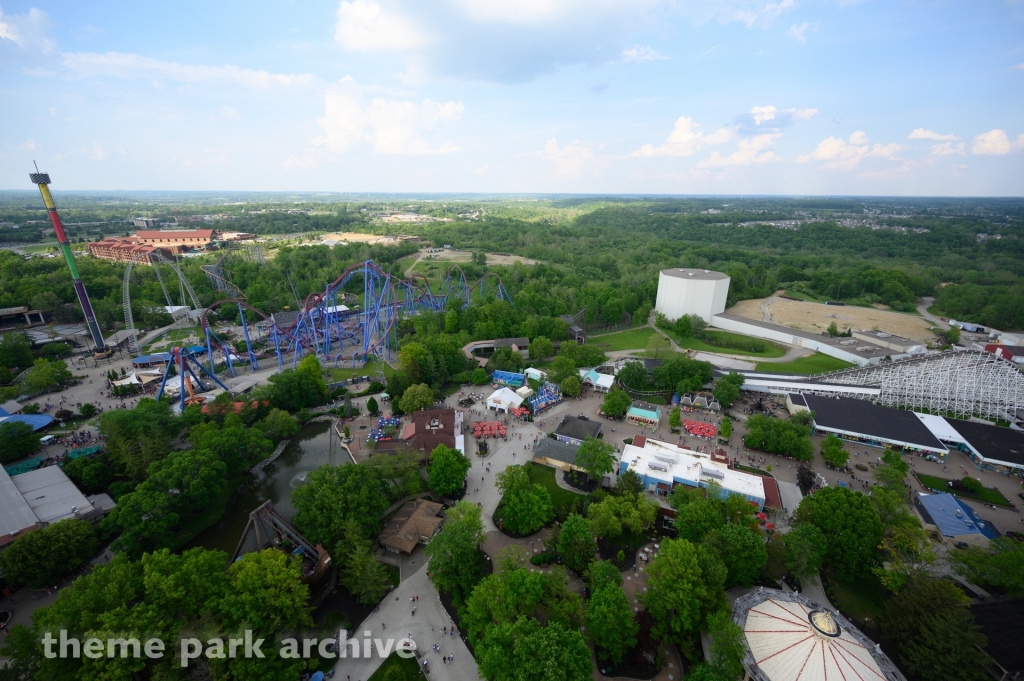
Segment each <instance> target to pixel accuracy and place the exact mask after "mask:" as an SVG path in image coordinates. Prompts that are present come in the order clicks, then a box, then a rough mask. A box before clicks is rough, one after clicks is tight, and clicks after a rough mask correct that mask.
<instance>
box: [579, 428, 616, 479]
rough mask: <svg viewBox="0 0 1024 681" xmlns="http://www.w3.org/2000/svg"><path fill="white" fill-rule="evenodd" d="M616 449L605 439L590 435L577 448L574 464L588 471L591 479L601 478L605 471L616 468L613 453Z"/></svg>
mask: <svg viewBox="0 0 1024 681" xmlns="http://www.w3.org/2000/svg"><path fill="white" fill-rule="evenodd" d="M614 451H615V448H614V447H612V446H611V445H610V444H608V443H607V442H605V441H604V440H598V439H597V438H596V437H588V438H586V439H585V440H583V444H581V445H580V448H579V449H578V450H576V461H575V462H574V465H575V466H576V467H577V468H582V469H583V470H584V471H586V473H587V476H588V477H590V479H591V480H600V479H601V478H602V477H604V475H605V473H611V472H612V471H613V470H615V457H614V456H613V455H612V453H613V452H614Z"/></svg>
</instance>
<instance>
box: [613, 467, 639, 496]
mask: <svg viewBox="0 0 1024 681" xmlns="http://www.w3.org/2000/svg"><path fill="white" fill-rule="evenodd" d="M612 492H614V493H615V494H616V495H618V496H629V495H636V494H643V492H644V481H643V478H641V477H640V476H639V475H637V474H636V471H631V470H627V471H626V472H624V473H623V474H622V475H620V476H619V481H618V482H617V483H615V487H614V488H613V489H612Z"/></svg>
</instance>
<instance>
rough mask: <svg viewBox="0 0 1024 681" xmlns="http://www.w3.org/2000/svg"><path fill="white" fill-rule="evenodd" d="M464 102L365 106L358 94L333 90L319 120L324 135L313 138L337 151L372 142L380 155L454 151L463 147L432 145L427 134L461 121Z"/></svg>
mask: <svg viewBox="0 0 1024 681" xmlns="http://www.w3.org/2000/svg"><path fill="white" fill-rule="evenodd" d="M462 111H463V106H462V102H444V103H440V102H433V101H431V100H429V99H426V100H424V101H423V102H422V103H421V104H419V103H416V102H411V101H406V100H395V99H374V100H372V101H371V102H370V104H369V105H368V106H364V105H363V104H362V102H361V99H360V97H359V95H358V94H357V93H351V92H329V93H327V96H326V100H325V104H324V117H323V118H320V119H317V123H318V124H319V125H320V127H321V128H323V130H324V133H325V134H324V136H323V137H318V138H316V139H314V140H313V144H314V145H315V146H320V147H326V148H328V149H329V150H330V151H333V152H339V153H340V152H346V151H349V150H350V149H352V148H353V147H354V146H355V145H357V144H359V143H360V142H369V143H370V144H371V145H372V146H373V150H374V152H376V153H378V154H389V155H404V156H422V155H426V154H450V153H452V152H455V151H459V150H460V148H459V147H457V146H455V145H453V144H452V143H450V142H443V143H441V144H440V145H432V144H431V143H430V142H428V141H427V140H426V139H424V134H426V133H429V132H431V131H433V130H434V129H435V128H436V127H437V126H438V125H439V124H442V123H448V122H453V121H457V120H459V118H460V117H461V116H462Z"/></svg>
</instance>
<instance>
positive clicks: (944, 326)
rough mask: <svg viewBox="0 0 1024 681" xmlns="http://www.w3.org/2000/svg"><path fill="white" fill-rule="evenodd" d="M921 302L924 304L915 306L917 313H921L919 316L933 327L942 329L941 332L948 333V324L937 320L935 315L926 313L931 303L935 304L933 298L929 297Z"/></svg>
mask: <svg viewBox="0 0 1024 681" xmlns="http://www.w3.org/2000/svg"><path fill="white" fill-rule="evenodd" d="M922 300H923V301H924V302H923V303H921V304H920V305H918V306H917V311H918V312H920V313H921V316H922V317H924V318H925V319H927V320H928V321H930V322H931V323H932V324H934V325H935V326H937V327H939V328H940V329H942V330H943V331H949V322H944V321H942V320H941V319H939V318H938V317H936V316H935V315H933V314H932V313H931V312H929V311H928V308H929V307H931V306H932V303H934V302H935V298H933V297H931V296H929V297H927V298H922Z"/></svg>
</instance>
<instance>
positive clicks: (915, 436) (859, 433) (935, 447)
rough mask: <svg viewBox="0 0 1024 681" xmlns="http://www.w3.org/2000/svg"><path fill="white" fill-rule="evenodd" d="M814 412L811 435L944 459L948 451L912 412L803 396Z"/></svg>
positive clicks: (860, 401)
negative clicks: (931, 455) (832, 436)
mask: <svg viewBox="0 0 1024 681" xmlns="http://www.w3.org/2000/svg"><path fill="white" fill-rule="evenodd" d="M803 399H804V402H805V403H806V404H807V408H808V409H810V410H811V411H813V412H814V433H815V434H816V435H829V434H830V433H831V434H834V435H836V436H837V437H840V438H842V439H844V440H849V441H851V442H859V443H862V444H866V445H869V446H872V447H884V446H886V445H891V446H892V448H893V449H894V450H896V451H898V452H911V453H915V454H934V455H935V456H937V457H939V458H940V460H945V458H946V455H947V454H949V450H948V449H947V448H946V446H945V445H943V444H942V443H941V442H939V440H938V438H936V437H935V435H933V434H932V432H931V431H930V430H928V428H927V427H926V426H925V425H924V424H923V423H921V420H920V419H919V418H917V415H916V414H914V412H912V411H903V410H900V409H891V408H889V407H879V406H878V405H875V404H873V403H871V402H868V401H867V400H856V399H852V398H849V397H822V396H821V395H812V394H809V393H804V396H803Z"/></svg>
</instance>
